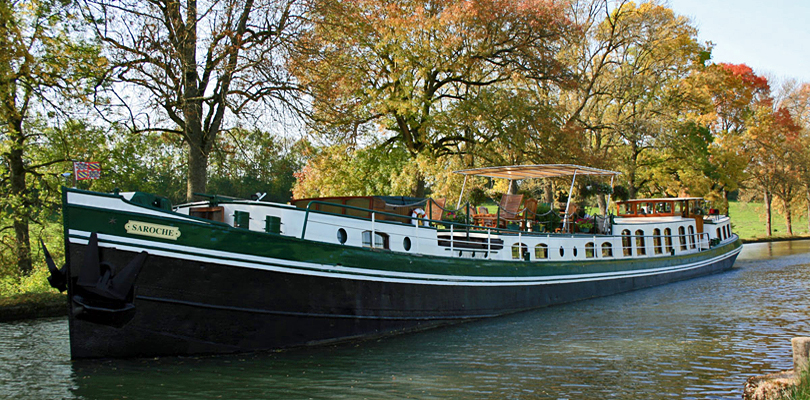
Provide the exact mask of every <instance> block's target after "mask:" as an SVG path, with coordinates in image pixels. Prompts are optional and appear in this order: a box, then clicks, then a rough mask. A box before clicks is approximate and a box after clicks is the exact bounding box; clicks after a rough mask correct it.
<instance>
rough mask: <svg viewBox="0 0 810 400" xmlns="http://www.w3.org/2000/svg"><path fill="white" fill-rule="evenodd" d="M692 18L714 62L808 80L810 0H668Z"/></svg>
mask: <svg viewBox="0 0 810 400" xmlns="http://www.w3.org/2000/svg"><path fill="white" fill-rule="evenodd" d="M666 4H668V5H669V8H671V9H672V10H674V11H675V13H676V14H679V15H684V16H687V17H690V18H691V19H692V22H693V25H694V26H696V27H697V28H698V30H699V33H698V40H700V41H701V42H705V41H711V42H713V43H714V45H715V46H714V50H713V51H712V61H714V62H716V63H719V62H727V63H732V64H746V65H748V66H749V67H751V68H753V69H754V72H755V73H757V74H758V75H765V76H766V77H768V78H769V79H770V78H774V79H776V80H778V81H780V80H784V79H789V78H794V79H796V80H798V81H800V82H810V0H766V1H762V0H668V1H667V3H666Z"/></svg>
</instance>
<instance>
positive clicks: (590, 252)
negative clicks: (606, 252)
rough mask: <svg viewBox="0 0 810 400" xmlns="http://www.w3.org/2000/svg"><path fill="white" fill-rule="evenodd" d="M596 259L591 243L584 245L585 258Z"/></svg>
mask: <svg viewBox="0 0 810 400" xmlns="http://www.w3.org/2000/svg"><path fill="white" fill-rule="evenodd" d="M594 257H596V251H595V250H594V244H593V242H588V243H585V258H594Z"/></svg>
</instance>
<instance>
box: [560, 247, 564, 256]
mask: <svg viewBox="0 0 810 400" xmlns="http://www.w3.org/2000/svg"><path fill="white" fill-rule="evenodd" d="M564 256H565V249H564V248H563V247H562V246H560V257H564Z"/></svg>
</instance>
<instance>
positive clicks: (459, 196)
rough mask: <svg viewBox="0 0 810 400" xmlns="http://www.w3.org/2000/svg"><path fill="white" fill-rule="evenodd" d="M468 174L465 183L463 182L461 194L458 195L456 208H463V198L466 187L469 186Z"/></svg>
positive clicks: (465, 176)
mask: <svg viewBox="0 0 810 400" xmlns="http://www.w3.org/2000/svg"><path fill="white" fill-rule="evenodd" d="M467 176H468V175H464V183H462V184H461V194H459V195H458V203H456V210H458V209H459V208H461V199H462V198H463V197H464V188H465V187H466V186H467Z"/></svg>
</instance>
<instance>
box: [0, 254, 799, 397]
mask: <svg viewBox="0 0 810 400" xmlns="http://www.w3.org/2000/svg"><path fill="white" fill-rule="evenodd" d="M808 253H810V241H807V242H801V243H800V242H790V243H788V244H786V245H784V244H781V243H773V244H767V245H763V244H757V245H746V246H745V249H744V250H743V253H742V254H741V256H740V258H739V260H738V262H737V264H736V265H735V269H734V270H732V271H730V272H728V273H724V274H719V275H714V276H710V277H705V278H700V279H695V280H690V281H685V282H679V283H675V284H671V285H666V286H662V287H657V288H652V289H646V290H641V291H637V292H632V293H627V294H623V295H618V296H612V297H607V298H602V299H594V300H589V301H583V302H578V303H573V304H568V305H562V306H557V307H550V308H547V309H542V310H537V311H533V312H527V313H521V314H516V315H510V316H507V317H503V318H496V319H491V320H485V321H479V322H473V323H468V324H462V325H456V326H451V327H447V328H443V329H437V330H433V331H427V332H422V333H417V334H412V335H405V336H400V337H394V338H388V339H385V340H379V341H367V342H362V343H355V344H347V345H342V346H333V347H321V348H311V349H298V350H295V351H286V352H278V353H263V354H249V355H236V356H219V357H182V358H181V357H178V358H161V359H146V360H105V361H90V362H87V361H83V362H75V363H71V362H70V361H69V360H68V357H69V355H68V347H67V324H66V321H65V320H64V319H47V320H37V321H26V322H17V323H6V324H0V346H2V349H3V351H2V353H0V397H9V398H32V399H34V398H79V399H117V398H124V397H126V398H128V399H153V398H161V399H187V398H216V397H219V396H221V397H223V398H230V399H254V398H285V399H286V398H291V399H296V398H314V399H328V398H373V399H401V398H420V399H446V398H507V399H524V398H532V399H533V398H539V399H592V398H606V399H641V398H644V399H732V398H733V399H737V398H739V397H740V395H741V392H742V386H743V383H744V381H745V379H746V378H748V377H749V376H752V375H757V374H762V373H769V372H775V371H778V370H783V369H787V368H790V367H791V363H792V361H791V355H790V351H791V350H790V342H789V339H790V338H791V337H793V336H796V335H807V334H808V333H809V332H808V326H807V323H806V321H807V315H808V310H810V299H808V298H807V296H806V295H805V294H806V293H807V292H808V289H810V279H808V277H810V254H808Z"/></svg>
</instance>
